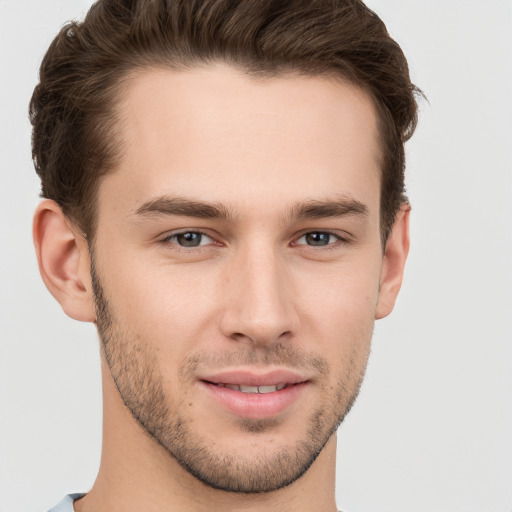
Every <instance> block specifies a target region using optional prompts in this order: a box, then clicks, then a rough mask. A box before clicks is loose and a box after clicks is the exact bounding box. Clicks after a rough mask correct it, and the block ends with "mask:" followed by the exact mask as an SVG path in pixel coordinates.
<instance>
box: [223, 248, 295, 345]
mask: <svg viewBox="0 0 512 512" xmlns="http://www.w3.org/2000/svg"><path fill="white" fill-rule="evenodd" d="M231 263H232V267H231V269H230V270H228V272H229V276H228V278H227V279H226V280H225V282H226V286H227V289H226V290H225V293H226V302H225V304H226V309H225V311H224V317H223V331H224V334H225V335H226V336H228V337H230V338H236V339H240V338H246V339H250V340H251V341H252V342H253V343H255V344H260V345H263V344H270V343H273V342H275V341H277V340H279V339H281V338H282V337H283V336H284V335H290V334H293V332H294V331H295V327H296V317H295V311H294V308H293V303H292V293H291V286H292V283H291V282H290V281H291V280H290V276H289V273H288V271H287V268H286V265H285V261H284V258H283V256H282V254H280V252H279V250H277V248H276V247H275V246H274V245H272V244H270V243H268V241H267V242H266V243H265V241H264V240H260V241H254V242H253V243H250V244H249V243H247V244H245V245H244V246H243V247H241V248H240V249H239V250H238V251H236V254H235V255H234V256H233V261H232V262H231Z"/></svg>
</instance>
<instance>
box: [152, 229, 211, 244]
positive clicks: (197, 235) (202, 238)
mask: <svg viewBox="0 0 512 512" xmlns="http://www.w3.org/2000/svg"><path fill="white" fill-rule="evenodd" d="M162 242H172V243H176V244H177V245H179V246H181V247H199V246H201V245H208V244H211V243H213V240H212V239H211V238H210V237H209V236H208V235H205V234H204V233H201V232H199V231H184V232H183V233H175V234H174V235H171V236H168V237H167V238H165V239H164V240H162Z"/></svg>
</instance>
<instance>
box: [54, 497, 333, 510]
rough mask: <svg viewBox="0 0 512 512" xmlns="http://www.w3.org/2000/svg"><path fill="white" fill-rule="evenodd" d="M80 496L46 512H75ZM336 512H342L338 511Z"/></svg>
mask: <svg viewBox="0 0 512 512" xmlns="http://www.w3.org/2000/svg"><path fill="white" fill-rule="evenodd" d="M82 496H85V493H76V494H68V495H67V496H66V497H65V498H64V499H63V500H62V501H59V503H57V505H55V507H53V508H52V509H50V510H48V512H75V509H74V508H73V503H74V502H75V500H77V499H78V498H81V497H82ZM338 512H342V511H341V510H339V511H338Z"/></svg>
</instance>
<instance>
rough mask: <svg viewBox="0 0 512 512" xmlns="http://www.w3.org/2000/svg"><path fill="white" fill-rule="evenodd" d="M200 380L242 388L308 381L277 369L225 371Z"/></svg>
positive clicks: (295, 374)
mask: <svg viewBox="0 0 512 512" xmlns="http://www.w3.org/2000/svg"><path fill="white" fill-rule="evenodd" d="M199 380H202V381H207V382H211V383H213V384H238V385H241V386H275V385H277V384H298V383H299V382H305V381H307V380H309V379H308V377H306V376H305V375H301V374H300V373H298V372H296V371H293V370H288V369H275V370H270V371H269V370H267V371H257V370H247V369H240V370H225V371H220V372H216V373H212V374H208V375H204V376H200V377H199Z"/></svg>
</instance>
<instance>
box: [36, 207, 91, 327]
mask: <svg viewBox="0 0 512 512" xmlns="http://www.w3.org/2000/svg"><path fill="white" fill-rule="evenodd" d="M33 237H34V245H35V249H36V255H37V261H38V264H39V272H40V273H41V277H42V278H43V281H44V283H45V285H46V287H47V288H48V290H49V291H50V293H51V294H52V295H53V296H54V297H55V299H57V301H58V302H59V304H60V305H61V307H62V309H63V310H64V312H65V313H66V314H67V315H68V316H70V317H71V318H74V319H76V320H81V321H83V322H93V321H94V320H95V318H96V314H95V308H94V295H93V293H92V286H91V280H90V270H89V269H90V261H89V251H88V248H87V242H86V241H85V239H84V238H83V236H82V235H81V234H80V233H79V231H78V230H76V229H75V228H74V226H73V225H72V224H71V222H70V221H69V220H68V219H67V218H66V216H65V215H64V214H63V212H62V210H61V208H60V207H59V206H58V204H57V203H56V202H55V201H51V200H49V199H47V200H44V201H42V202H41V203H40V204H39V206H38V207H37V209H36V212H35V214H34V223H33Z"/></svg>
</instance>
